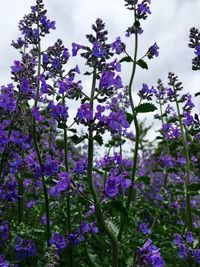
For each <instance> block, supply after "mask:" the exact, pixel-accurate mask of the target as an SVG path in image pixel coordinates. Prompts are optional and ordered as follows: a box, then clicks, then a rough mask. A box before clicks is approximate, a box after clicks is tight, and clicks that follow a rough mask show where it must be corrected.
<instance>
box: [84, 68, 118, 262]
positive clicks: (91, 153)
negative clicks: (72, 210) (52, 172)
mask: <svg viewBox="0 0 200 267" xmlns="http://www.w3.org/2000/svg"><path fill="white" fill-rule="evenodd" d="M96 71H97V70H96V67H94V71H93V79H92V89H91V95H90V108H91V110H93V106H94V94H95V86H96ZM93 157H94V143H93V125H92V122H90V123H89V136H88V167H87V183H88V187H89V190H90V193H91V195H92V198H93V201H94V205H95V213H96V217H97V222H98V224H99V226H100V228H101V229H102V230H103V231H104V233H105V234H106V235H107V236H108V238H109V240H110V243H111V266H112V267H118V242H117V239H116V237H115V235H114V233H113V232H112V230H111V229H109V227H108V226H107V224H106V221H105V218H104V215H103V212H102V210H101V207H100V205H99V203H98V197H97V194H96V190H95V187H94V183H93V178H92V170H93Z"/></svg>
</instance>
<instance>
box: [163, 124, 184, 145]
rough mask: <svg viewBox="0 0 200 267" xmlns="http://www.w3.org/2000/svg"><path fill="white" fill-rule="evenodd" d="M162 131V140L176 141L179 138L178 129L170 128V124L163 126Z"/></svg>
mask: <svg viewBox="0 0 200 267" xmlns="http://www.w3.org/2000/svg"><path fill="white" fill-rule="evenodd" d="M162 131H163V134H164V138H165V140H167V141H169V140H171V139H178V138H179V137H180V136H181V132H180V129H179V128H178V127H174V126H172V125H171V124H163V126H162Z"/></svg>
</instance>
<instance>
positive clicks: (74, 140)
mask: <svg viewBox="0 0 200 267" xmlns="http://www.w3.org/2000/svg"><path fill="white" fill-rule="evenodd" d="M86 138H87V135H83V136H81V137H78V135H76V134H74V135H73V136H71V137H70V139H71V140H72V142H73V143H74V144H76V145H77V144H80V143H81V142H82V141H83V140H84V139H86Z"/></svg>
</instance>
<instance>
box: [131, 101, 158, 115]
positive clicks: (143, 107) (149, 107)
mask: <svg viewBox="0 0 200 267" xmlns="http://www.w3.org/2000/svg"><path fill="white" fill-rule="evenodd" d="M155 110H157V107H156V106H154V105H153V104H151V103H143V104H140V105H139V106H137V107H136V108H135V111H136V112H137V113H147V112H153V111H155Z"/></svg>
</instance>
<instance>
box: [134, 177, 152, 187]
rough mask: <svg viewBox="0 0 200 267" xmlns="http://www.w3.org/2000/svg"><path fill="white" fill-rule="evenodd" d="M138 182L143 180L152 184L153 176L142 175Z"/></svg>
mask: <svg viewBox="0 0 200 267" xmlns="http://www.w3.org/2000/svg"><path fill="white" fill-rule="evenodd" d="M136 182H143V183H144V184H146V185H150V183H151V177H149V176H140V177H138V178H137V179H136Z"/></svg>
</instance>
